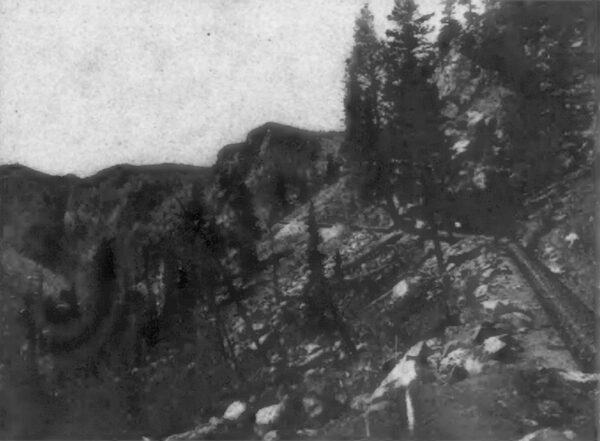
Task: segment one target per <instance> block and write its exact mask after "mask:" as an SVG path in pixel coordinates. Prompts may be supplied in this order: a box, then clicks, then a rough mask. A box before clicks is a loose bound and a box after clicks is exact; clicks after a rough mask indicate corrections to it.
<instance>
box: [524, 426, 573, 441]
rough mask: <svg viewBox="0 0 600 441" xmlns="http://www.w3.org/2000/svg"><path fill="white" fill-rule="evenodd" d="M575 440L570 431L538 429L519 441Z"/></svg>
mask: <svg viewBox="0 0 600 441" xmlns="http://www.w3.org/2000/svg"><path fill="white" fill-rule="evenodd" d="M573 439H575V434H574V433H573V432H572V431H570V430H565V431H564V432H560V431H558V430H555V429H550V428H546V429H540V430H536V431H535V432H532V433H530V434H528V435H525V436H524V437H523V438H521V439H520V440H519V441H572V440H573Z"/></svg>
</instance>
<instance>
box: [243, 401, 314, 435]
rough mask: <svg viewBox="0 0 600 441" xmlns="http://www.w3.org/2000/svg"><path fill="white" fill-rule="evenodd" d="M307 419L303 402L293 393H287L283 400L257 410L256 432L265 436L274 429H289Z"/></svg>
mask: <svg viewBox="0 0 600 441" xmlns="http://www.w3.org/2000/svg"><path fill="white" fill-rule="evenodd" d="M304 419H305V415H304V411H303V406H302V402H301V401H300V400H299V399H298V398H297V397H296V396H292V395H289V394H288V395H285V396H284V397H283V399H282V400H281V402H279V403H277V404H273V405H271V406H267V407H263V408H262V409H260V410H259V411H258V412H256V416H255V423H254V432H255V433H256V434H257V435H258V436H260V437H263V436H264V435H265V434H267V433H268V432H270V431H272V430H281V429H286V430H289V429H291V428H293V427H297V426H298V425H299V424H300V423H302V422H303V421H304Z"/></svg>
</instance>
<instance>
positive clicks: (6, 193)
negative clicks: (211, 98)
mask: <svg viewBox="0 0 600 441" xmlns="http://www.w3.org/2000/svg"><path fill="white" fill-rule="evenodd" d="M342 139H343V134H342V133H339V132H311V131H307V130H302V129H298V128H295V127H291V126H285V125H282V124H277V123H272V122H270V123H266V124H264V125H262V126H260V127H258V128H256V129H254V130H252V131H251V132H250V133H249V134H248V136H247V139H246V141H245V142H243V143H238V144H231V145H227V146H225V147H223V148H222V149H221V151H220V152H219V153H218V156H217V161H216V163H215V164H214V165H213V166H212V167H198V166H192V165H184V164H170V163H166V164H156V165H130V164H119V165H115V166H112V167H109V168H107V169H104V170H101V171H99V172H98V173H96V174H94V175H92V176H89V177H86V178H80V177H77V176H75V175H73V174H69V175H66V176H53V175H49V174H45V173H42V172H39V171H37V170H33V169H31V168H28V167H25V166H23V165H20V164H10V165H2V166H0V182H1V187H0V188H1V191H0V232H1V239H2V241H3V242H4V243H6V244H8V245H11V246H12V247H14V248H15V249H16V250H18V251H19V252H22V253H23V255H25V256H27V257H29V258H31V259H33V260H35V261H38V262H40V263H42V264H44V265H46V266H48V267H49V268H51V269H54V270H60V268H59V267H60V266H61V265H63V266H65V265H66V266H68V265H67V264H66V257H65V254H71V255H73V254H82V253H84V251H83V249H80V250H79V251H76V250H75V249H73V248H72V247H73V243H74V242H81V241H84V242H90V243H91V242H95V241H97V240H98V239H99V237H102V236H104V235H114V234H116V231H118V230H119V229H121V230H126V229H131V228H132V227H133V226H134V225H135V224H136V223H138V224H139V223H142V224H148V225H150V224H153V223H156V222H157V220H156V218H159V217H160V218H161V219H163V218H165V216H167V217H168V215H167V214H165V213H164V212H172V211H173V210H175V209H177V207H178V204H179V202H180V201H185V200H186V199H187V198H188V197H189V195H190V192H191V187H192V185H193V184H196V185H199V186H200V187H201V188H203V189H204V192H205V194H208V193H209V189H211V188H213V187H214V186H215V184H218V183H219V182H227V181H228V180H231V179H234V180H237V179H242V180H245V181H246V182H247V183H248V184H249V187H250V189H251V191H252V193H253V194H254V195H255V203H256V205H257V206H256V209H257V212H258V213H274V214H276V215H277V216H278V217H280V216H281V215H283V214H285V213H287V212H289V211H291V210H292V209H293V208H294V207H296V206H297V205H298V204H301V203H303V202H306V200H307V198H308V197H309V196H310V195H311V194H316V193H317V192H318V191H319V190H320V188H321V186H322V184H323V183H324V182H325V181H326V179H327V178H326V175H327V173H329V174H331V173H333V169H334V168H335V169H336V170H337V169H339V166H340V165H341V164H342V162H343V161H342V159H341V158H340V156H339V147H340V145H341V142H342ZM334 163H335V167H334V166H333V164H334ZM274 188H277V189H278V191H279V193H280V195H283V197H284V198H285V201H283V203H282V204H280V205H281V207H278V210H273V209H272V205H273V200H272V198H271V197H270V195H271V193H272V191H271V190H272V189H274ZM279 208H281V210H279ZM275 212H276V213H275ZM157 213H163V214H162V215H159V214H157ZM161 216H162V217H161ZM160 222H165V221H164V220H161V221H160ZM80 246H81V245H80ZM65 247H66V248H68V249H65Z"/></svg>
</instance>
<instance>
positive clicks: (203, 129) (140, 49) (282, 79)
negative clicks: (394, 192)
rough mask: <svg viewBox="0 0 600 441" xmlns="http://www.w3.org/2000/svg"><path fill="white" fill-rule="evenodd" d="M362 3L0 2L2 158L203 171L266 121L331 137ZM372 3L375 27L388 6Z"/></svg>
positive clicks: (74, 166)
mask: <svg viewBox="0 0 600 441" xmlns="http://www.w3.org/2000/svg"><path fill="white" fill-rule="evenodd" d="M418 2H419V4H420V8H421V11H422V12H424V13H426V12H431V11H434V10H439V9H440V8H441V7H440V6H439V0H418ZM363 3H364V0H60V1H57V0H20V1H17V0H0V163H13V162H20V163H22V164H25V165H27V166H30V167H33V168H36V169H39V170H42V171H45V172H48V173H56V174H66V173H76V174H79V175H82V176H83V175H89V174H91V173H94V172H96V171H98V170H100V169H102V168H105V167H107V166H110V165H113V164H116V163H123V162H128V163H133V164H149V163H160V162H180V163H191V164H199V165H210V164H212V162H213V161H214V159H215V157H216V152H217V151H218V150H219V149H220V148H221V147H222V146H223V145H225V144H228V143H232V142H238V141H242V140H244V139H245V135H246V133H247V132H248V131H249V130H251V129H252V128H254V127H256V126H258V125H261V124H262V123H264V122H267V121H277V122H281V123H285V124H290V125H294V126H298V127H302V128H307V129H316V130H321V129H322V130H342V129H343V103H342V100H343V76H344V60H345V58H346V57H347V56H348V54H349V51H350V48H351V43H352V34H353V28H354V20H355V18H356V16H357V14H358V11H359V9H360V7H361V5H362V4H363ZM370 4H371V9H372V10H373V11H374V13H375V16H376V21H377V26H378V29H383V27H384V26H385V23H386V21H387V20H386V18H385V17H386V15H387V14H388V13H389V12H390V10H391V7H392V5H393V0H371V1H370ZM438 15H439V13H438Z"/></svg>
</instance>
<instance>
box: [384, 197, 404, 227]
mask: <svg viewBox="0 0 600 441" xmlns="http://www.w3.org/2000/svg"><path fill="white" fill-rule="evenodd" d="M384 198H385V207H386V209H387V211H388V213H389V215H390V217H391V218H392V222H393V223H394V227H399V226H400V225H401V224H402V218H401V216H400V214H399V213H398V208H396V204H395V203H394V197H393V196H392V194H391V193H390V192H386V194H385V196H384Z"/></svg>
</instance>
